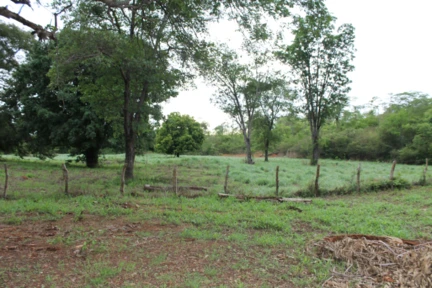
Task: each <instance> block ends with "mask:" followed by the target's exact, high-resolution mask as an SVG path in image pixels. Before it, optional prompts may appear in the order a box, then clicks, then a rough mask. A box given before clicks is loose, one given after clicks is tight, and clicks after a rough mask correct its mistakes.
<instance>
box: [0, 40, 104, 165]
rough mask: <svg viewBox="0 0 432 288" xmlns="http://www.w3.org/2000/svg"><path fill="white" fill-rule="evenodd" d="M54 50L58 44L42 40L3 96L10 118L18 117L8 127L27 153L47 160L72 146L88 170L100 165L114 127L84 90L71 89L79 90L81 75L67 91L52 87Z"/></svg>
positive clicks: (20, 148)
mask: <svg viewBox="0 0 432 288" xmlns="http://www.w3.org/2000/svg"><path fill="white" fill-rule="evenodd" d="M53 48H54V45H53V44H52V43H42V42H36V43H35V44H34V45H33V47H32V48H31V49H30V52H29V53H28V55H27V59H26V62H25V63H22V64H21V65H19V66H18V68H16V69H15V71H14V72H13V74H12V77H11V79H9V80H8V81H7V86H6V87H7V88H6V89H5V90H4V91H3V92H2V93H1V94H0V99H1V101H3V102H4V103H5V105H4V107H3V109H4V110H5V115H8V116H9V117H10V119H13V121H11V122H10V123H11V126H8V127H13V129H14V133H12V135H11V136H10V137H11V138H12V139H13V135H14V136H15V137H16V138H17V139H15V145H16V146H19V147H18V148H19V151H18V152H19V153H20V154H21V155H24V154H25V153H26V152H30V153H33V154H35V155H38V156H39V157H41V158H44V157H52V156H53V155H54V153H55V149H58V148H63V149H65V150H66V151H68V150H69V149H70V148H72V150H70V152H71V154H73V155H83V156H84V159H85V161H86V164H87V166H88V167H96V166H97V164H98V155H99V151H100V149H101V148H102V147H103V145H104V144H105V143H106V141H107V138H108V137H109V135H111V134H112V133H111V132H112V130H111V126H110V125H109V123H107V122H106V121H104V120H103V119H101V118H99V117H98V116H97V115H96V114H95V113H94V111H93V109H92V106H91V105H90V104H89V103H88V102H83V101H82V100H81V99H80V97H79V93H80V92H79V91H78V90H76V89H68V88H69V87H68V86H70V87H72V88H75V87H76V86H77V79H76V78H75V77H74V78H71V79H70V81H68V82H69V83H70V84H69V85H68V86H65V87H64V88H63V90H54V89H51V88H50V87H49V84H50V79H49V78H48V76H46V74H47V73H48V71H49V70H50V68H51V65H52V61H51V59H50V56H49V52H50V50H52V49H53ZM6 112H7V113H6ZM4 117H6V116H4ZM11 129H12V128H11ZM7 131H8V130H6V132H4V133H8V132H7ZM9 133H10V132H9Z"/></svg>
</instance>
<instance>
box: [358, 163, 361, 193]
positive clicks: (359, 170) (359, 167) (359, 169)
mask: <svg viewBox="0 0 432 288" xmlns="http://www.w3.org/2000/svg"><path fill="white" fill-rule="evenodd" d="M360 173H361V164H360V163H359V166H358V168H357V192H360Z"/></svg>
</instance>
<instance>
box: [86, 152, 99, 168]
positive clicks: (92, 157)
mask: <svg viewBox="0 0 432 288" xmlns="http://www.w3.org/2000/svg"><path fill="white" fill-rule="evenodd" d="M84 155H85V158H86V166H87V167H88V168H96V167H97V166H98V163H99V149H98V148H95V147H92V148H88V149H87V150H86V151H85V153H84Z"/></svg>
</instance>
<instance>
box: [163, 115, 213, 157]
mask: <svg viewBox="0 0 432 288" xmlns="http://www.w3.org/2000/svg"><path fill="white" fill-rule="evenodd" d="M204 137H205V135H204V129H203V127H202V125H201V124H200V123H198V122H197V121H195V120H194V119H193V118H192V117H190V116H188V115H180V114H179V113H171V114H170V115H168V118H167V119H166V121H165V122H164V123H163V124H162V127H161V128H160V129H159V130H158V132H157V135H156V147H155V148H156V151H159V152H162V153H166V154H172V155H175V156H177V157H180V154H184V153H185V152H193V151H197V150H199V149H200V148H201V145H202V143H203V142H204Z"/></svg>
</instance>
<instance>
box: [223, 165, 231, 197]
mask: <svg viewBox="0 0 432 288" xmlns="http://www.w3.org/2000/svg"><path fill="white" fill-rule="evenodd" d="M229 168H230V166H229V165H228V166H227V168H226V173H225V185H224V193H225V194H228V174H229Z"/></svg>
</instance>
